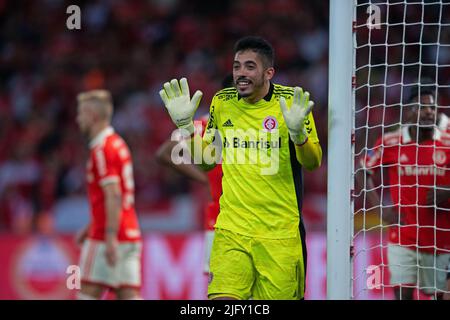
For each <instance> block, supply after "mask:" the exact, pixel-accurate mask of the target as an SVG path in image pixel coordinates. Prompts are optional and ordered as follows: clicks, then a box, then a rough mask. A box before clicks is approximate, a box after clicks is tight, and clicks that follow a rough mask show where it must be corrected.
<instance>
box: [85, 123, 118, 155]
mask: <svg viewBox="0 0 450 320" xmlns="http://www.w3.org/2000/svg"><path fill="white" fill-rule="evenodd" d="M113 133H114V129H113V127H111V126H109V127H106V128H105V129H103V130H102V131H100V132H99V133H98V134H97V135H96V136H95V138H94V139H92V140H91V141H90V142H89V148H91V149H94V148H95V147H96V146H98V145H101V144H103V142H104V141H105V139H106V138H108V137H109V136H110V135H112V134H113Z"/></svg>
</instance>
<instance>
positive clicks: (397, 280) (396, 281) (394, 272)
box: [387, 245, 450, 294]
mask: <svg viewBox="0 0 450 320" xmlns="http://www.w3.org/2000/svg"><path fill="white" fill-rule="evenodd" d="M387 254H388V263H389V265H388V266H389V271H390V275H391V277H390V284H391V285H408V284H409V285H415V286H416V287H417V288H419V289H420V290H422V291H423V292H424V293H426V294H434V293H435V292H442V291H445V290H446V288H447V283H446V277H447V267H448V264H449V259H450V254H439V255H436V256H435V255H434V254H432V253H424V252H420V251H416V250H414V249H413V250H412V249H408V248H406V247H402V246H399V245H389V246H388V248H387Z"/></svg>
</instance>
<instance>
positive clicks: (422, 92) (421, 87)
mask: <svg viewBox="0 0 450 320" xmlns="http://www.w3.org/2000/svg"><path fill="white" fill-rule="evenodd" d="M427 95H431V96H433V97H434V98H436V83H435V82H434V81H433V80H431V79H430V78H424V79H422V80H421V81H420V83H417V84H415V85H414V86H413V87H412V88H411V89H410V91H409V95H408V100H407V103H412V102H413V101H414V100H416V99H417V98H419V96H420V97H423V96H427Z"/></svg>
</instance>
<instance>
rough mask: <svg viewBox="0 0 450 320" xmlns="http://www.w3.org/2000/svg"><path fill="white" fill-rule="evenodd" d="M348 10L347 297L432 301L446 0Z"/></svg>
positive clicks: (444, 232) (440, 267)
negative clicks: (349, 162)
mask: <svg viewBox="0 0 450 320" xmlns="http://www.w3.org/2000/svg"><path fill="white" fill-rule="evenodd" d="M353 8H354V22H353V78H352V87H353V90H352V117H353V120H352V145H351V149H352V156H353V165H352V168H351V171H352V182H351V185H352V186H353V191H352V196H351V200H350V201H351V203H350V206H351V208H352V212H353V217H352V218H353V225H352V226H351V228H350V230H351V231H350V232H351V235H350V246H351V247H352V251H351V255H350V260H351V263H352V264H351V273H350V294H351V296H350V298H352V299H394V298H395V292H396V291H397V292H398V294H399V297H400V298H402V299H407V298H408V297H409V295H410V294H411V295H412V298H413V299H433V298H438V297H439V296H440V295H442V294H443V292H444V291H445V290H448V288H447V287H446V285H447V280H446V274H447V271H446V269H447V268H448V266H449V263H450V261H449V260H450V259H449V257H450V255H449V254H450V243H449V241H450V236H449V234H450V228H449V226H450V209H449V208H450V206H449V200H448V199H447V200H446V201H442V202H439V203H437V202H438V194H439V192H441V191H445V190H447V189H446V188H448V187H449V185H450V183H449V184H447V185H445V181H446V180H445V179H446V177H448V176H449V175H450V173H449V172H448V170H447V166H448V167H450V160H447V159H446V156H447V154H448V155H450V152H448V153H446V151H445V147H443V148H440V147H439V145H438V144H437V142H435V141H437V140H441V139H445V138H446V136H445V132H446V131H447V130H448V127H449V124H450V121H448V119H447V118H446V116H448V115H450V114H449V111H450V110H448V108H449V106H450V1H448V0H440V1H437V0H422V1H417V0H416V1H414V0H408V1H396V0H392V1H375V0H373V1H369V0H359V1H355V2H354V6H353ZM419 89H420V90H419ZM425 89H427V90H425ZM433 91H434V92H435V94H434V99H435V104H436V108H435V109H434V110H435V112H434V113H433V111H429V109H432V110H433V108H428V109H427V107H428V104H430V105H432V104H433V102H432V101H428V100H427V97H426V96H427V95H429V92H433ZM414 92H418V93H417V96H416V98H414ZM416 101H421V103H419V104H416V103H415V102H416ZM419 105H420V107H419ZM414 108H415V109H417V110H419V111H418V112H417V114H419V115H417V116H416V117H415V118H414V116H412V115H414V111H413V110H414ZM425 109H427V110H428V111H424V110H425ZM422 112H423V113H426V112H428V114H427V115H424V116H421V114H422ZM427 116H428V118H427V119H424V118H426V117H427ZM431 117H432V119H431ZM426 132H432V133H433V134H432V136H433V137H432V139H431V141H432V142H431V143H430V142H429V141H428V140H427V138H424V137H428V136H429V134H426ZM438 132H441V133H442V134H439V133H438ZM433 139H434V140H433ZM427 141H428V142H427ZM433 141H434V142H433ZM430 148H431V151H430ZM430 155H431V156H430ZM430 159H431V160H430ZM329 161H333V159H331V158H330V160H329ZM430 161H431V162H430ZM430 192H431V198H432V200H431V201H432V202H429V201H430V200H427V199H426V197H427V196H428V197H430V196H429V194H430ZM446 239H447V240H446ZM399 286H402V287H403V288H404V289H403V290H397V289H396V288H399Z"/></svg>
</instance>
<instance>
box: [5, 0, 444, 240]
mask: <svg viewBox="0 0 450 320" xmlns="http://www.w3.org/2000/svg"><path fill="white" fill-rule="evenodd" d="M71 4H72V3H71V2H70V1H64V0H40V1H7V0H0V74H1V77H0V230H9V231H14V232H19V233H20V232H29V231H31V230H36V228H37V229H39V228H41V229H42V228H43V229H45V228H46V226H47V227H48V225H49V221H51V220H52V217H53V215H54V212H55V207H57V206H58V204H60V203H61V202H63V201H65V200H67V199H70V198H80V197H84V195H85V186H84V182H85V181H84V178H85V174H84V167H85V160H86V157H87V149H86V141H84V140H83V138H82V136H81V135H80V133H79V131H78V128H77V126H76V123H75V114H76V95H77V93H79V92H80V91H83V90H88V89H95V88H106V89H108V90H110V91H111V92H112V94H113V97H114V104H115V115H114V118H113V124H114V126H115V128H116V130H117V131H118V132H119V133H120V134H121V135H122V136H123V137H124V138H125V140H126V141H127V143H128V144H129V146H130V148H131V151H132V153H133V157H134V172H135V183H136V204H137V210H138V212H139V214H140V215H152V214H153V213H155V212H161V211H164V210H165V209H166V208H168V207H169V206H170V203H171V202H172V201H173V200H174V199H176V198H177V197H185V196H188V197H190V198H192V199H194V202H195V201H202V199H203V198H204V197H205V193H204V192H199V191H198V190H199V185H197V184H195V183H191V182H189V181H186V180H185V178H183V177H181V176H180V175H178V174H176V173H173V172H172V171H171V170H169V169H167V168H164V167H162V166H161V165H160V164H158V163H157V162H156V161H155V158H154V156H155V152H156V150H157V148H158V146H159V145H160V144H161V143H162V142H163V141H164V140H166V139H167V138H168V137H170V134H171V132H172V130H173V129H174V126H173V124H172V123H171V121H170V118H169V116H168V115H167V113H166V111H165V110H164V109H163V108H164V107H163V105H162V103H161V101H160V98H159V95H158V91H159V90H160V88H161V87H162V84H163V83H164V82H165V81H167V80H170V79H172V78H175V77H177V78H179V77H182V76H186V77H187V78H188V79H189V82H190V85H191V91H192V92H193V91H194V90H197V89H200V90H202V91H203V93H204V97H203V101H202V103H201V106H200V108H199V111H198V112H197V115H198V116H200V115H202V114H205V113H207V112H208V108H209V102H210V100H211V98H212V96H213V95H214V93H215V92H216V91H217V90H219V89H220V86H221V82H222V79H223V78H224V77H225V76H226V75H227V74H229V73H230V71H231V66H232V59H233V52H232V50H233V45H234V43H235V41H236V40H237V39H239V38H240V37H242V36H245V35H260V36H263V37H265V38H266V39H268V40H269V41H270V42H271V43H272V44H273V46H274V48H275V53H276V61H275V62H276V65H275V67H276V75H275V79H274V82H277V83H280V84H284V85H301V86H302V87H304V88H306V89H307V90H309V91H310V92H311V95H312V97H313V99H314V101H315V103H316V104H315V107H314V117H315V119H316V126H317V128H318V133H319V138H320V140H321V144H322V147H323V149H324V155H325V157H324V162H323V164H322V167H321V168H320V169H319V170H317V171H315V172H313V173H307V174H306V184H305V188H304V189H305V204H304V211H305V217H306V218H307V219H309V220H310V222H311V223H310V224H309V226H310V228H312V229H324V228H325V224H326V223H325V210H326V168H327V161H326V154H327V153H326V151H327V145H326V144H327V127H328V125H327V103H328V100H327V99H328V97H327V93H328V2H327V1H309V0H278V1H269V0H249V1H237V0H224V1H210V2H205V1H200V0H192V1H181V0H126V1H125V0H102V1H101V0H97V1H77V4H78V5H79V6H80V8H81V30H69V29H67V27H66V19H67V18H68V16H69V14H67V13H66V8H67V7H68V6H69V5H71ZM365 7H366V5H365V4H364V1H361V8H362V9H365ZM384 12H385V11H384ZM445 12H446V13H445ZM449 12H450V10H446V11H444V16H446V17H447V16H448V13H449ZM403 13H404V11H403V10H402V9H401V8H400V6H398V8H397V9H395V8H394V9H393V10H392V12H391V19H392V17H394V18H395V17H403ZM362 16H363V17H366V16H367V15H365V13H364V12H363V13H362ZM358 23H362V24H364V23H366V22H365V19H361V21H358ZM385 29H386V28H385ZM442 29H445V28H442ZM400 31H401V30H397V29H395V30H394V29H391V30H390V31H389V32H390V36H389V37H391V35H392V34H393V35H392V37H396V38H395V39H397V40H392V41H394V42H400V43H401V42H402V41H403V40H402V39H406V41H408V39H409V38H411V39H413V38H414V37H416V32H414V31H412V32H409V33H408V34H406V35H403V33H402V34H400V33H401V32H400ZM368 32H369V31H368V29H367V28H366V27H360V28H358V33H359V34H360V35H362V36H363V37H367V35H368ZM435 32H436V29H433V30H431V29H430V31H428V33H426V34H427V35H428V36H430V37H431V36H433V35H434V33H435ZM372 35H374V36H375V37H374V38H373V39H378V40H379V41H381V42H383V36H386V33H382V31H379V33H378V34H377V33H372ZM377 35H378V36H377ZM398 37H400V38H398ZM440 37H442V38H441V41H444V42H445V41H447V42H446V43H447V44H448V43H449V42H448V37H449V30H448V28H447V29H445V30H444V31H443V34H441V35H440ZM389 39H391V38H389ZM393 39H394V38H393ZM389 41H391V40H389ZM411 41H412V40H411ZM364 43H365V44H367V41H366V42H364V41H362V40H360V41H359V44H358V45H360V46H361V48H360V49H358V50H359V51H358V55H359V56H358V60H357V66H358V67H359V68H360V69H359V70H358V72H362V73H360V74H358V81H359V82H358V84H361V83H363V82H364V81H366V82H367V74H368V71H367V70H368V67H367V65H368V64H370V63H372V64H376V63H377V62H379V60H380V59H381V61H382V62H383V59H385V60H384V61H387V63H393V62H395V61H398V60H400V61H401V60H402V57H403V55H402V54H403V52H402V50H401V48H398V47H397V46H395V47H393V48H392V51H389V52H388V53H386V51H383V52H380V50H382V49H380V48H378V49H374V50H373V51H370V50H366V48H367V46H365V45H364ZM423 50H425V51H424V57H428V58H429V59H431V58H432V57H434V56H433V52H434V53H435V55H436V52H435V51H433V50H436V48H433V47H431V46H430V47H429V48H428V47H427V48H425V49H423ZM448 50H449V48H448V47H444V48H443V49H441V51H440V52H439V55H440V58H439V59H441V60H440V61H439V63H443V64H445V63H446V64H449V60H448V59H449V51H448ZM416 51H417V50H416ZM416 51H415V52H416ZM419 51H420V49H419ZM369 57H370V58H369ZM377 59H378V60H377ZM386 59H389V60H386ZM412 59H414V58H412ZM403 61H404V60H403ZM385 69H388V68H385ZM385 69H383V70H382V68H373V71H372V74H371V77H373V79H378V80H379V82H380V83H390V81H393V82H394V83H397V82H398V83H399V84H398V85H397V87H398V86H400V83H401V81H402V80H404V79H405V78H402V73H401V68H400V69H399V68H398V67H396V69H395V70H394V69H389V70H390V71H389V72H391V73H389V75H388V76H386V75H385V74H384V73H383V72H387V71H385ZM439 72H442V75H441V74H439V79H440V80H439V81H442V83H447V84H448V74H449V69H448V68H442V69H439ZM385 79H388V80H387V81H384V80H385ZM374 81H375V80H372V78H371V80H370V82H371V83H372V84H377V83H376V82H374ZM383 81H384V82H383ZM446 81H447V82H446ZM397 87H396V88H397ZM380 88H381V89H376V90H373V91H372V92H368V91H367V90H366V89H364V88H361V89H360V91H357V105H358V106H366V105H368V104H374V105H376V104H381V103H384V102H386V103H391V104H393V105H394V104H395V101H394V102H393V101H391V100H389V99H387V100H386V99H384V100H383V99H380V96H381V97H383V94H381V95H380V90H381V92H384V91H383V90H384V89H383V88H382V86H380ZM396 88H394V89H396ZM394 89H393V90H394ZM447 89H448V88H447ZM397 90H398V88H397ZM442 91H444V90H442ZM447 91H448V90H447ZM393 92H394V91H393ZM371 95H373V97H374V98H373V99H375V100H373V101H372V100H371V98H370V97H371ZM368 97H369V98H368ZM442 97H444V98H445V99H447V100H446V101H447V102H446V103H448V97H449V95H448V92H447V93H445V92H443V93H442ZM376 99H378V100H376ZM360 117H361V119H365V115H364V116H360ZM75 212H76V210H75ZM198 225H199V226H201V225H202V224H201V222H199V224H198ZM307 225H308V224H307Z"/></svg>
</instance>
